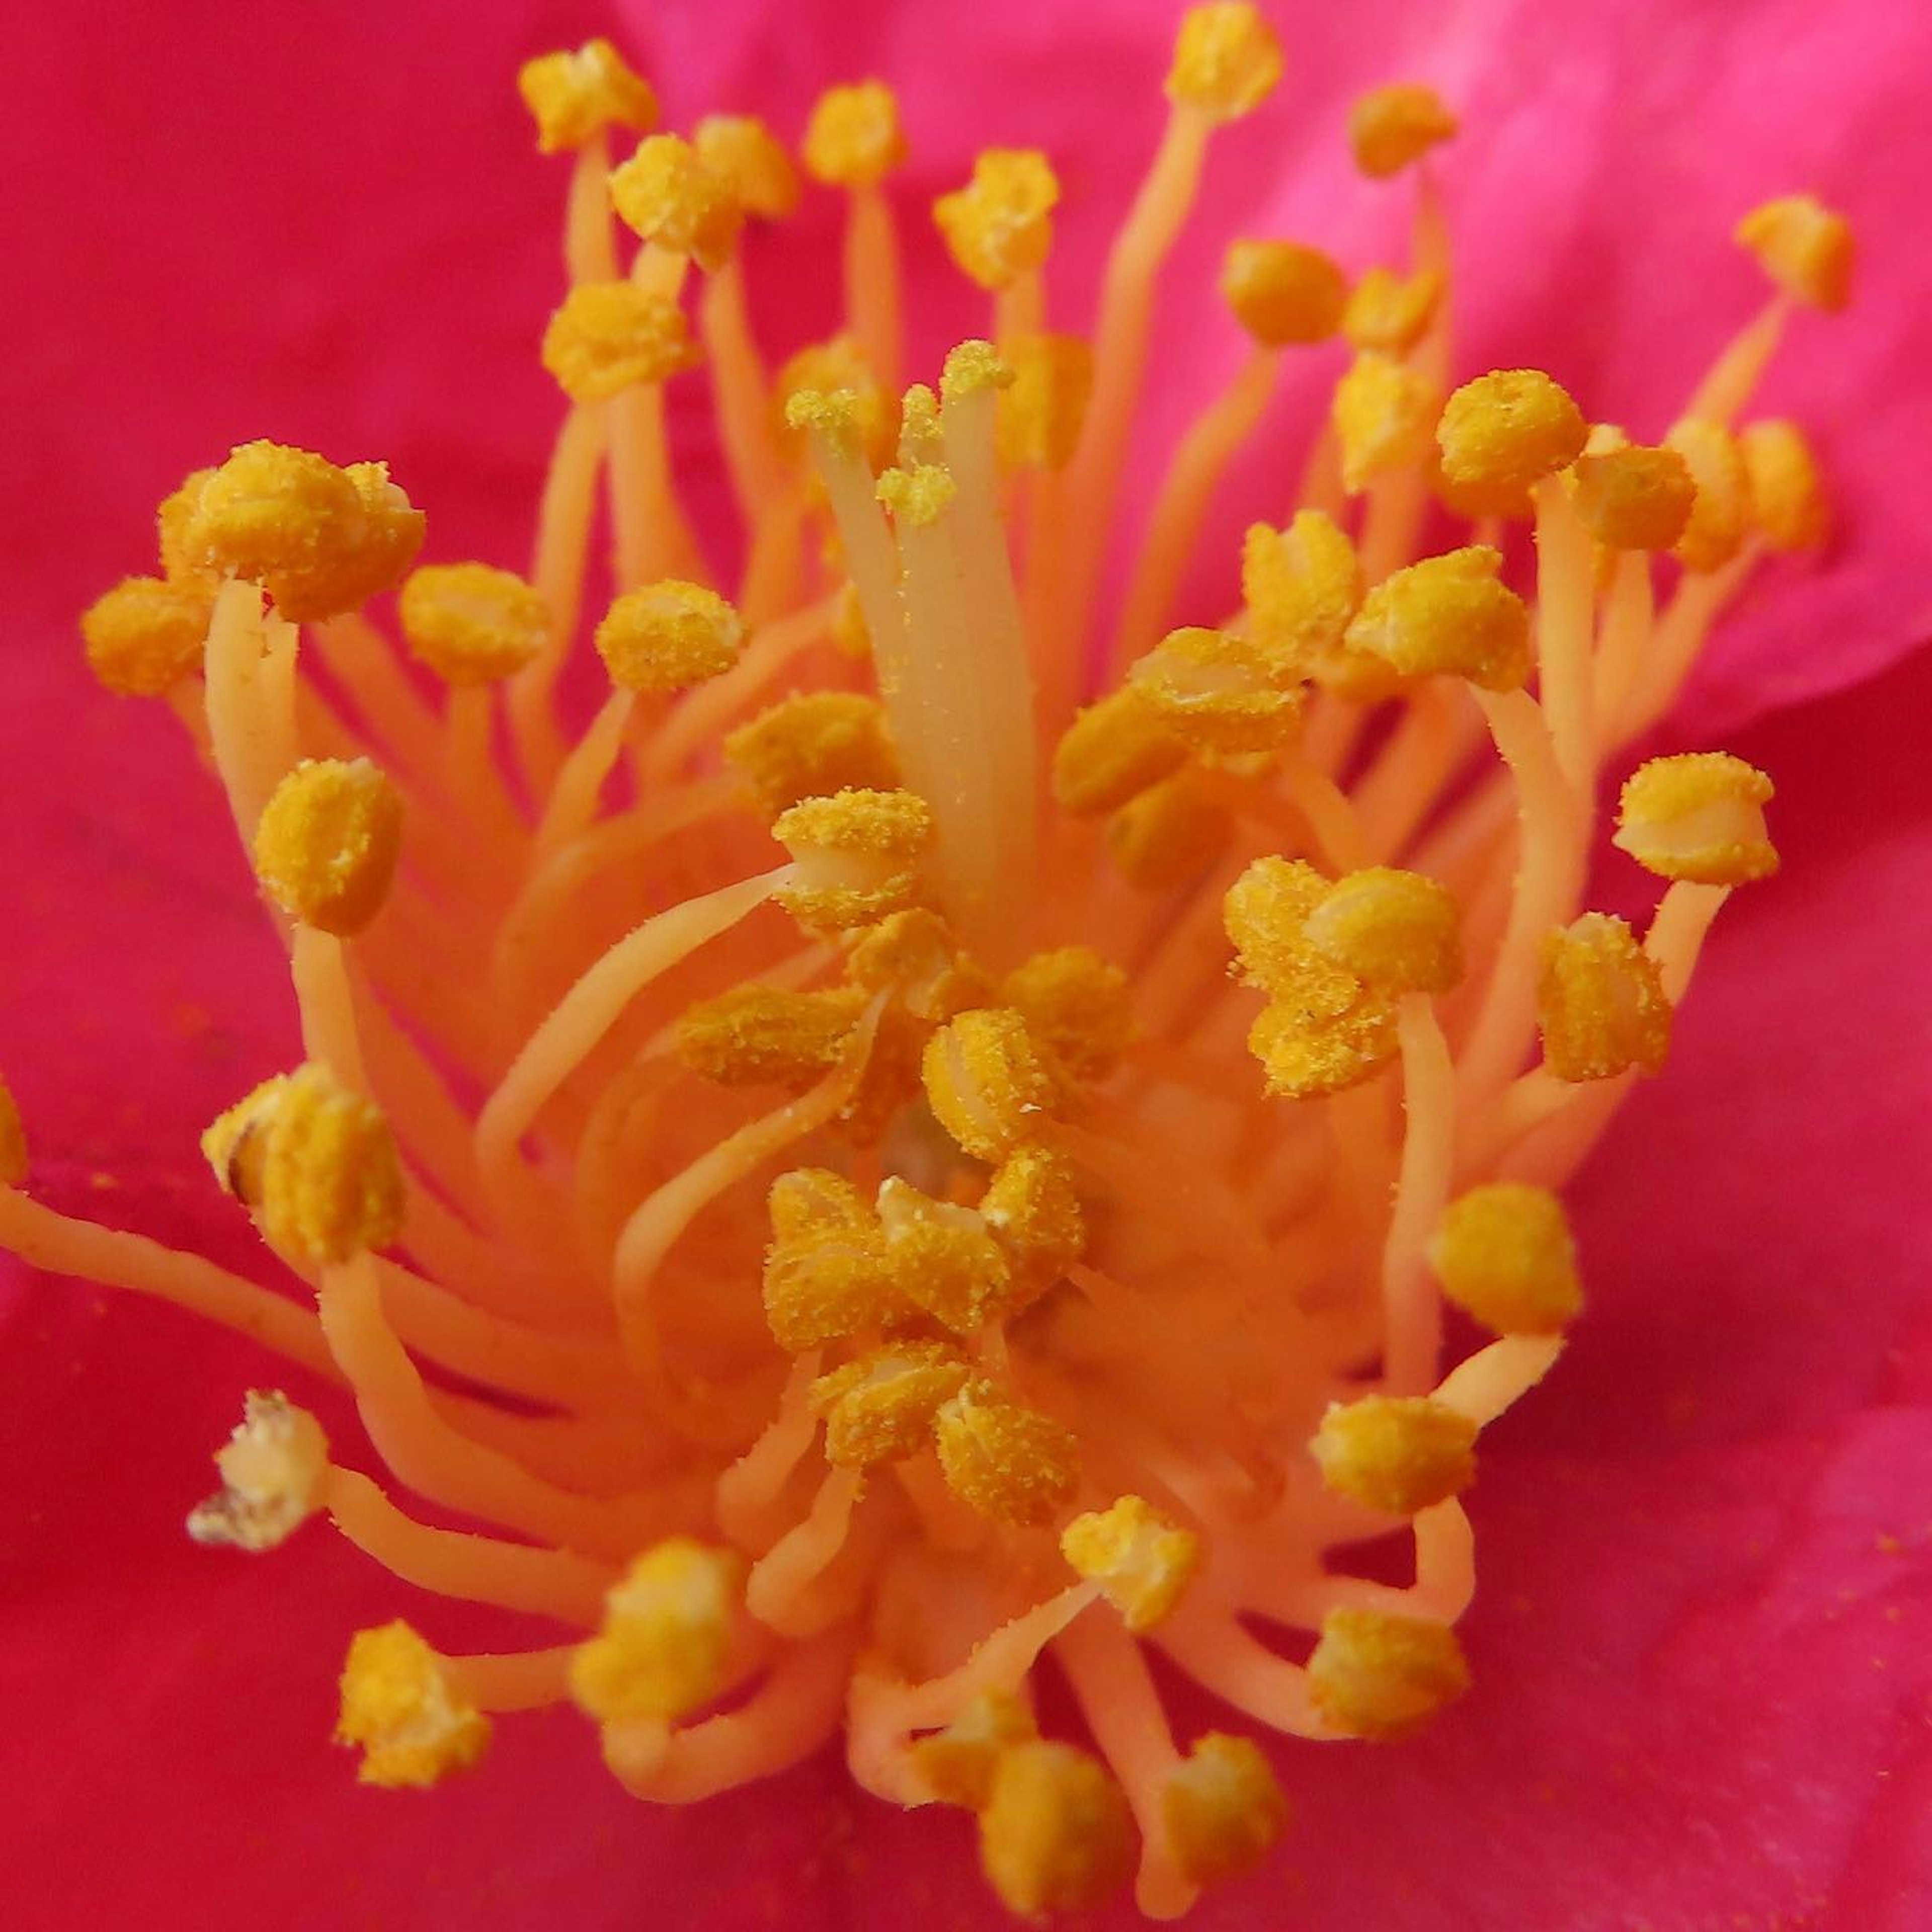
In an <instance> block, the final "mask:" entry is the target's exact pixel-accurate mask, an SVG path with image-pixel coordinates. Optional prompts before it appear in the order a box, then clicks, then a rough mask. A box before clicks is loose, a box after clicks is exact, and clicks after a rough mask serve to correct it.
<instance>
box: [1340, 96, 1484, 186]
mask: <svg viewBox="0 0 1932 1932" xmlns="http://www.w3.org/2000/svg"><path fill="white" fill-rule="evenodd" d="M1456 130H1457V119H1456V117H1455V115H1454V114H1452V113H1450V111H1449V110H1448V107H1446V106H1445V104H1444V103H1443V100H1442V96H1441V95H1439V94H1438V93H1437V92H1436V90H1435V89H1434V88H1433V87H1424V86H1421V85H1420V84H1419V83H1416V82H1415V81H1396V82H1394V83H1392V84H1391V85H1390V86H1387V87H1377V88H1372V89H1370V91H1369V92H1367V94H1365V95H1362V96H1361V98H1360V99H1359V100H1358V101H1356V103H1355V106H1354V107H1352V108H1351V109H1350V110H1349V145H1350V147H1352V148H1353V149H1354V150H1355V165H1356V166H1357V167H1358V168H1360V169H1361V171H1362V172H1363V173H1364V174H1365V175H1368V176H1369V177H1370V178H1371V179H1372V180H1375V181H1382V180H1384V179H1385V178H1387V177H1388V176H1389V175H1394V174H1400V172H1402V171H1403V169H1404V168H1406V167H1407V166H1409V163H1411V162H1412V161H1418V160H1421V158H1422V157H1423V156H1424V154H1427V153H1428V151H1430V148H1433V147H1436V146H1438V145H1440V144H1441V143H1442V142H1445V141H1447V140H1448V139H1451V137H1452V136H1454V133H1455V132H1456Z"/></svg>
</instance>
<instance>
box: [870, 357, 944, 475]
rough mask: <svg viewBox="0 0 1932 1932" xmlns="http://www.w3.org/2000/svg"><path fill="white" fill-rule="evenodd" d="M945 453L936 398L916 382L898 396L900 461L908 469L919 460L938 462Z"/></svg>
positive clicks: (924, 385)
mask: <svg viewBox="0 0 1932 1932" xmlns="http://www.w3.org/2000/svg"><path fill="white" fill-rule="evenodd" d="M944 454H945V446H944V444H943V443H941V440H940V431H939V398H938V397H937V396H936V395H934V394H933V392H932V390H931V389H929V388H928V387H927V386H926V384H925V383H913V385H912V386H911V387H910V389H907V391H906V392H905V394H904V395H903V396H901V398H899V450H898V456H899V461H900V463H901V465H902V466H904V467H906V468H907V469H911V468H913V467H914V466H916V465H917V464H919V463H938V462H939V461H940V460H941V458H942V457H943V456H944ZM887 473H888V474H891V473H892V472H887ZM880 500H881V501H883V499H880Z"/></svg>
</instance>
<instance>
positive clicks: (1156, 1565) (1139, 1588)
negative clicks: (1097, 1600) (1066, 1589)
mask: <svg viewBox="0 0 1932 1932" xmlns="http://www.w3.org/2000/svg"><path fill="white" fill-rule="evenodd" d="M1060 1553H1061V1556H1064V1557H1065V1558H1066V1559H1067V1563H1068V1565H1070V1567H1071V1568H1072V1569H1073V1572H1074V1574H1076V1576H1080V1577H1085V1578H1087V1579H1088V1581H1089V1582H1091V1583H1098V1584H1099V1585H1100V1594H1101V1595H1103V1597H1105V1598H1106V1600H1107V1601H1108V1602H1109V1603H1110V1604H1112V1605H1113V1607H1115V1610H1118V1611H1119V1612H1120V1613H1121V1622H1122V1623H1124V1625H1126V1626H1127V1628H1128V1629H1129V1630H1130V1631H1132V1632H1133V1634H1135V1635H1136V1637H1138V1636H1139V1635H1140V1634H1142V1632H1143V1631H1150V1630H1152V1629H1153V1628H1154V1626H1155V1625H1157V1624H1158V1623H1160V1622H1163V1620H1164V1619H1166V1618H1167V1617H1168V1616H1169V1615H1170V1614H1171V1613H1172V1611H1173V1610H1174V1608H1175V1605H1176V1604H1178V1603H1179V1602H1180V1601H1181V1598H1182V1597H1183V1596H1184V1595H1185V1594H1186V1592H1187V1586H1188V1585H1189V1583H1191V1582H1192V1581H1193V1577H1194V1574H1195V1572H1196V1571H1197V1570H1198V1569H1199V1568H1200V1566H1201V1559H1202V1550H1201V1539H1200V1538H1199V1537H1198V1536H1196V1535H1195V1534H1194V1532H1193V1531H1192V1530H1190V1529H1182V1528H1181V1526H1180V1525H1179V1524H1178V1523H1171V1522H1169V1520H1168V1519H1167V1518H1166V1517H1164V1516H1163V1515H1162V1514H1160V1511H1158V1510H1157V1509H1156V1508H1154V1506H1153V1505H1151V1504H1150V1503H1148V1502H1147V1501H1145V1499H1143V1498H1142V1497H1140V1496H1122V1497H1121V1498H1119V1499H1118V1500H1117V1501H1116V1502H1115V1503H1114V1504H1113V1505H1112V1506H1111V1507H1110V1508H1106V1509H1104V1510H1096V1511H1091V1512H1090V1513H1089V1514H1087V1515H1085V1516H1077V1517H1075V1518H1074V1519H1073V1521H1072V1522H1071V1523H1069V1524H1068V1525H1067V1527H1066V1528H1065V1529H1064V1530H1062V1531H1061V1533H1060Z"/></svg>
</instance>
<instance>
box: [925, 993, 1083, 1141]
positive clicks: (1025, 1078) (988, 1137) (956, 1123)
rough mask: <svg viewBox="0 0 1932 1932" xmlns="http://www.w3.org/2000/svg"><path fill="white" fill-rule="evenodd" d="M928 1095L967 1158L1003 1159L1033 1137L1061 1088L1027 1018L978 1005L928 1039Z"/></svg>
mask: <svg viewBox="0 0 1932 1932" xmlns="http://www.w3.org/2000/svg"><path fill="white" fill-rule="evenodd" d="M924 1073H925V1078H926V1100H927V1103H928V1104H929V1106H931V1107H932V1112H933V1115H934V1117H935V1118H936V1119H937V1120H938V1122H939V1124H940V1125H941V1127H944V1129H945V1130H946V1131H947V1133H949V1134H950V1135H951V1136H953V1139H955V1140H956V1141H957V1142H959V1145H960V1146H961V1147H962V1148H965V1151H967V1153H968V1154H971V1155H973V1156H974V1157H976V1158H977V1159H978V1160H986V1161H997V1160H1004V1158H1005V1157H1006V1156H1007V1154H1009V1153H1010V1152H1011V1151H1013V1148H1016V1147H1018V1146H1019V1145H1022V1143H1023V1142H1027V1141H1029V1140H1032V1139H1034V1138H1036V1137H1037V1135H1038V1133H1039V1132H1040V1129H1041V1128H1043V1127H1045V1126H1046V1124H1047V1118H1048V1113H1049V1109H1051V1108H1052V1106H1053V1105H1054V1103H1055V1101H1056V1100H1058V1098H1059V1091H1060V1090H1059V1083H1058V1082H1057V1081H1056V1080H1055V1079H1054V1077H1053V1073H1052V1068H1051V1067H1050V1066H1049V1063H1048V1061H1047V1059H1046V1056H1045V1055H1043V1053H1042V1052H1041V1051H1040V1048H1039V1046H1037V1044H1036V1043H1035V1042H1034V1037H1033V1034H1032V1031H1031V1028H1029V1027H1028V1025H1027V1023H1026V1021H1025V1019H1024V1018H1023V1017H1022V1016H1021V1015H1020V1014H1019V1013H1016V1012H1015V1011H1014V1010H1013V1009H1012V1008H1011V1007H975V1008H974V1009H973V1010H971V1012H970V1013H962V1014H960V1015H959V1016H958V1017H957V1018H956V1019H952V1020H949V1021H948V1022H947V1023H946V1025H944V1026H943V1027H941V1028H940V1029H939V1031H938V1032H937V1033H935V1034H934V1035H933V1036H932V1039H931V1040H929V1041H928V1042H927V1043H926V1055H925V1060H924Z"/></svg>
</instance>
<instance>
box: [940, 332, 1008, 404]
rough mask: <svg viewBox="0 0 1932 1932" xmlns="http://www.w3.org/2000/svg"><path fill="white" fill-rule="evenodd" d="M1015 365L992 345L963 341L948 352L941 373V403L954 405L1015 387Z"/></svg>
mask: <svg viewBox="0 0 1932 1932" xmlns="http://www.w3.org/2000/svg"><path fill="white" fill-rule="evenodd" d="M1013 380H1014V379H1013V365H1011V364H1010V363H1009V362H1007V359H1005V357H1004V356H1002V355H1001V353H1000V352H999V351H998V350H997V349H995V347H993V345H992V344H991V343H990V342H962V343H958V344H955V345H954V347H952V348H951V349H949V350H947V352H946V362H945V366H944V368H943V369H942V371H941V374H940V378H939V395H940V400H941V401H942V402H944V403H945V404H947V405H948V406H949V407H950V406H951V405H952V404H954V403H956V402H959V401H961V400H962V398H965V397H968V396H977V395H981V394H983V392H986V391H987V390H989V389H990V390H992V391H994V392H995V393H997V392H1000V391H1001V390H1004V389H1011V388H1012V387H1013Z"/></svg>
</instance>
